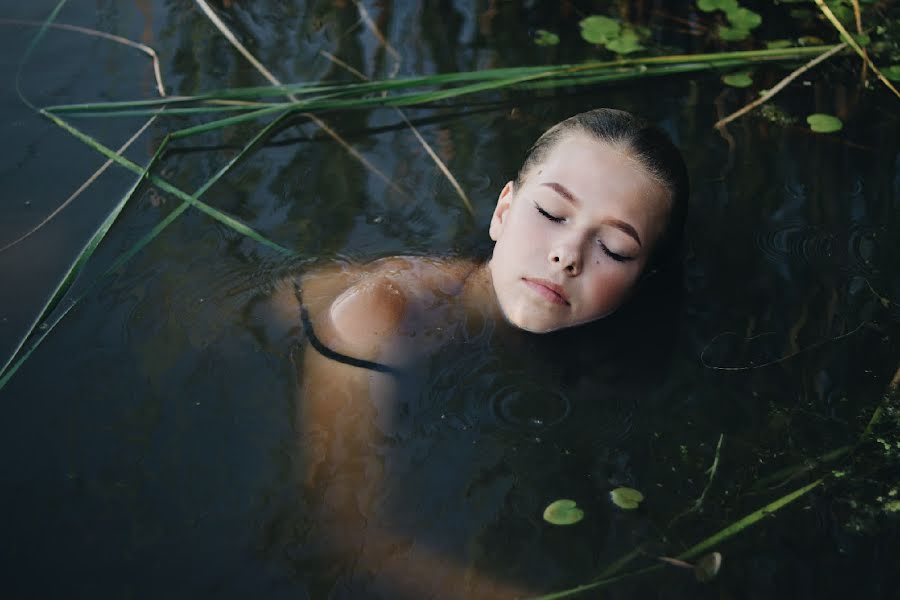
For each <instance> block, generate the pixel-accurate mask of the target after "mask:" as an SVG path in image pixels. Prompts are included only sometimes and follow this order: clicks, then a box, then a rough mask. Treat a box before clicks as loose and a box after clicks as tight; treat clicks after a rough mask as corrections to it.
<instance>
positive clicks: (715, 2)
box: [697, 0, 738, 13]
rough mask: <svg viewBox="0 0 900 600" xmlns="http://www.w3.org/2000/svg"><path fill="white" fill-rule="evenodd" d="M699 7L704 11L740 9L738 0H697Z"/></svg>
mask: <svg viewBox="0 0 900 600" xmlns="http://www.w3.org/2000/svg"><path fill="white" fill-rule="evenodd" d="M697 8H699V9H700V10H702V11H703V12H713V11H714V10H721V11H724V12H726V13H728V12H731V11H733V10H737V9H738V3H737V0H697Z"/></svg>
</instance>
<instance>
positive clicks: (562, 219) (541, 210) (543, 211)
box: [534, 204, 565, 223]
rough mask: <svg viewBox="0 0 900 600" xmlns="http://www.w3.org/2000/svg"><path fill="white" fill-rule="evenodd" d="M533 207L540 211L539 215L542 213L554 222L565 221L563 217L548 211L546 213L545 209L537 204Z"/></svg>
mask: <svg viewBox="0 0 900 600" xmlns="http://www.w3.org/2000/svg"><path fill="white" fill-rule="evenodd" d="M534 207H535V208H536V209H537V211H538V212H539V213H541V215H543V216H544V217H545V218H547V219H550V220H551V221H553V222H554V223H562V222H563V221H565V219H564V218H563V217H557V216H554V215H551V214H550V213H548V212H547V211H546V210H544V209H543V208H541V207H540V206H538V205H537V204H535V205H534Z"/></svg>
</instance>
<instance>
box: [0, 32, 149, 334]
mask: <svg viewBox="0 0 900 600" xmlns="http://www.w3.org/2000/svg"><path fill="white" fill-rule="evenodd" d="M0 25H27V26H32V27H35V26H42V25H43V22H41V21H28V20H19V19H0ZM48 27H51V28H53V29H61V30H64V31H74V32H76V33H81V34H84V35H88V36H92V37H98V38H101V39H106V40H109V41H112V42H115V43H117V44H123V45H125V46H129V47H131V48H136V49H138V50H140V51H141V52H143V53H145V54H146V55H148V56H149V57H150V59H151V60H152V61H153V73H154V76H155V78H156V91H157V93H158V94H159V95H160V96H161V97H165V95H166V87H165V85H163V81H162V74H161V73H160V69H159V56H158V55H157V54H156V51H155V50H154V49H153V48H151V47H150V46H147V45H146V44H141V43H138V42H135V41H132V40H129V39H127V38H124V37H121V36H118V35H112V34H109V33H105V32H103V31H97V30H96V29H88V28H87V27H80V26H77V25H69V24H66V23H49V24H48ZM156 117H157V115H154V116H152V117H150V119H148V120H147V122H146V123H144V125H143V126H142V127H141V128H140V129H138V131H137V132H136V133H135V134H134V135H132V136H131V138H129V139H128V140H127V141H126V142H125V143H124V144H122V146H120V147H119V149H118V150H116V154H122V153H123V152H125V150H127V149H128V148H129V147H130V146H131V144H132V143H134V141H135V140H137V138H139V137H140V135H141V134H142V133H143V132H144V131H146V129H147V128H148V127H149V126H150V125H151V124H152V123H153V122H154V121H155V120H156ZM112 164H113V161H112V159H107V160H106V162H104V163H103V164H102V165H101V166H100V168H99V169H97V170H96V171H95V172H94V174H93V175H91V176H90V177H88V178H87V179H86V180H85V181H84V183H82V184H81V185H80V186H79V187H78V189H76V190H75V191H74V192H72V194H70V195H69V197H68V198H66V199H65V200H64V201H63V203H62V204H60V205H59V206H58V207H56V209H54V210H53V212H51V213H50V214H49V215H47V216H46V217H45V218H44V219H43V220H41V222H40V223H38V224H37V225H35V226H34V227H32V228H31V229H30V230H28V231H27V232H26V233H24V234H22V235H21V236H19V237H18V238H16V239H15V240H13V241H11V242H9V243H8V244H6V245H4V246H3V247H0V252H3V251H5V250H8V249H9V248H12V247H13V246H15V245H16V244H18V243H20V242H22V241H23V240H25V239H27V238H28V237H29V236H31V235H33V234H34V233H35V232H36V231H38V230H39V229H41V228H42V227H43V226H44V225H46V224H47V223H49V222H50V221H52V220H53V218H54V217H56V215H58V214H59V213H60V212H62V210H63V209H65V208H66V207H67V206H68V205H69V204H71V203H72V201H74V200H75V198H77V197H78V196H80V195H81V194H82V193H83V192H84V190H86V189H87V188H88V187H90V186H91V184H93V183H94V181H96V180H97V178H98V177H100V175H102V174H103V173H104V172H105V171H106V170H107V169H108V168H109V167H110V165H112ZM29 334H30V332H29ZM26 337H27V336H26Z"/></svg>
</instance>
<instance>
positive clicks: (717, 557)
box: [694, 552, 722, 583]
mask: <svg viewBox="0 0 900 600" xmlns="http://www.w3.org/2000/svg"><path fill="white" fill-rule="evenodd" d="M720 568H722V555H721V554H719V553H718V552H710V553H709V554H706V555H704V556H703V557H702V558H701V559H700V560H698V561H697V563H696V564H695V565H694V577H696V578H697V581H699V582H700V583H707V582H708V581H712V580H713V579H715V578H716V575H718V574H719V569H720Z"/></svg>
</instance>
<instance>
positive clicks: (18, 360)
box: [0, 113, 288, 390]
mask: <svg viewBox="0 0 900 600" xmlns="http://www.w3.org/2000/svg"><path fill="white" fill-rule="evenodd" d="M287 116H288V114H287V113H285V114H282V115H281V116H279V117H277V118H276V119H275V120H273V121H272V122H271V123H269V124H268V125H267V126H266V127H264V128H263V129H262V130H261V131H260V132H259V133H258V134H257V135H256V136H254V137H253V138H252V139H251V140H250V141H249V142H248V143H247V144H246V145H245V146H244V147H243V148H242V149H241V151H240V152H238V153H237V154H236V155H235V156H234V157H232V158H231V160H229V161H228V163H227V164H225V166H223V167H222V168H221V169H220V170H219V171H218V172H217V173H216V174H215V175H214V176H213V177H211V178H210V179H209V180H207V181H206V183H204V184H203V185H202V186H201V187H200V188H198V189H197V191H196V192H195V193H194V197H195V198H199V197H200V196H202V195H203V194H204V193H206V191H207V190H209V188H210V187H212V186H213V185H214V184H215V183H216V182H218V181H219V180H220V179H221V178H222V177H224V176H225V175H226V174H227V173H228V172H229V171H230V170H231V169H232V168H233V167H234V166H235V165H236V164H238V163H239V162H240V161H242V160H243V159H244V158H245V157H246V156H247V154H248V153H249V152H250V151H251V150H252V149H253V148H255V147H256V146H257V145H259V143H260V142H261V141H263V140H264V139H265V138H267V137H268V136H269V135H270V134H271V132H272V131H273V130H274V129H275V128H276V127H277V126H278V125H280V124H281V123H282V122H283V121H284V118H285V117H287ZM169 139H170V138H169V137H167V138H166V139H165V140H163V143H162V144H160V146H159V148H157V150H156V152H155V154H154V156H153V158H152V159H151V160H150V162H149V164H148V166H147V167H146V168H145V170H144V173H142V174H141V176H140V177H138V180H137V181H136V182H135V184H134V186H132V188H131V190H129V192H128V193H127V194H126V195H125V197H124V198H123V201H122V202H121V203H120V205H121V206H120V207H119V209H118V211H115V212H116V214H115V215H113V214H112V213H111V214H110V216H109V217H107V219H106V220H105V221H104V226H105V228H106V229H107V230H108V229H109V227H110V226H111V225H112V223H113V222H114V221H115V218H116V217H117V216H118V214H119V213H120V212H121V209H122V208H123V207H124V205H125V204H126V203H127V201H128V199H129V198H130V197H131V196H132V195H133V194H134V192H135V191H136V190H137V188H138V186H139V184H140V183H141V182H142V181H143V180H144V178H145V177H146V176H147V175H148V174H149V172H150V169H151V168H152V166H153V165H154V164H155V163H156V161H157V160H158V158H159V157H160V156H162V154H163V151H164V150H165V147H166V145H167V144H168V142H169ZM190 206H191V203H190V202H182V203H181V204H180V205H179V206H178V207H177V208H176V209H175V210H173V211H172V212H171V213H169V214H168V215H167V216H166V218H165V219H163V220H162V221H161V222H159V223H158V224H157V225H155V226H154V227H153V229H152V230H150V231H149V232H148V233H147V234H145V235H144V236H143V237H142V238H141V239H140V240H138V242H137V243H135V244H134V245H133V246H132V247H131V248H130V249H128V250H127V251H126V252H124V253H123V254H121V255H119V256H118V257H117V258H116V260H115V261H114V262H113V263H112V264H111V265H110V266H109V267H108V268H107V269H106V270H105V271H104V272H103V273H102V274H101V275H100V276H99V277H97V278H96V279H94V280H93V281H92V282H91V283H90V284H89V285H88V286H87V287H86V288H85V289H84V290H82V292H81V293H80V294H78V296H76V297H75V298H73V299H72V300H71V301H70V302H68V303H67V304H66V306H65V307H64V308H63V309H61V310H60V311H59V312H58V313H57V314H56V315H54V316H53V318H52V319H51V320H49V321H47V322H45V323H44V325H45V327H44V328H43V329H42V331H41V333H40V335H39V336H38V337H37V338H35V339H34V341H33V343H32V344H31V345H30V346H29V348H28V350H27V351H25V352H24V353H22V354H21V356H18V357H16V356H15V354H14V355H13V356H12V357H11V358H10V360H9V361H7V363H6V364H5V365H4V366H3V368H2V369H0V390H2V389H3V387H5V386H6V384H7V383H8V382H9V380H10V379H11V378H12V376H13V375H14V374H15V372H16V371H18V369H19V368H20V367H21V366H22V365H23V364H24V363H25V361H26V360H28V358H29V357H30V356H31V354H32V353H33V352H34V351H35V350H36V349H37V347H38V346H39V345H40V344H41V343H42V342H43V341H44V340H45V339H46V337H47V336H48V335H49V334H50V332H51V331H53V329H54V328H55V327H56V325H57V324H59V322H60V321H61V320H62V319H63V317H65V316H66V315H67V314H68V313H69V311H71V310H72V309H73V308H74V307H75V306H76V305H77V304H78V303H79V302H81V300H82V299H83V298H84V297H85V296H87V294H88V293H90V292H91V291H92V290H93V289H94V288H95V287H96V286H97V285H98V284H99V283H100V281H101V280H103V279H104V278H105V277H107V276H108V275H110V274H112V273H114V272H116V271H117V270H118V269H119V268H121V267H122V266H123V265H124V264H125V263H127V262H128V261H129V260H131V258H133V257H134V256H135V255H136V254H137V253H138V252H140V251H141V250H142V249H143V248H144V247H145V246H146V245H147V244H149V243H150V242H151V241H153V240H154V239H156V237H157V236H158V235H159V234H160V233H162V232H163V231H164V230H165V229H166V227H168V226H169V225H171V224H172V223H173V222H175V220H176V219H177V218H178V217H179V216H181V214H182V213H184V212H185V210H187V209H188V208H189V207H190ZM101 239H102V237H100V238H98V237H97V235H95V236H94V238H92V240H91V242H89V244H93V246H94V247H96V246H97V245H98V244H99V243H100V241H101ZM91 252H93V250H91ZM86 260H87V259H86V258H85V260H84V261H81V262H82V264H83V263H84V262H85V261H86ZM47 312H49V311H47V310H45V311H44V312H43V313H42V318H43V316H44V315H46V314H47ZM40 320H41V319H39V321H40ZM23 342H24V340H23ZM21 347H22V346H21V345H20V346H19V348H17V349H16V352H18V351H19V350H20V349H21ZM13 360H15V362H14V363H12V361H13ZM11 363H12V364H11ZM10 364H11V366H10ZM7 367H9V368H8V369H7Z"/></svg>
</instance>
